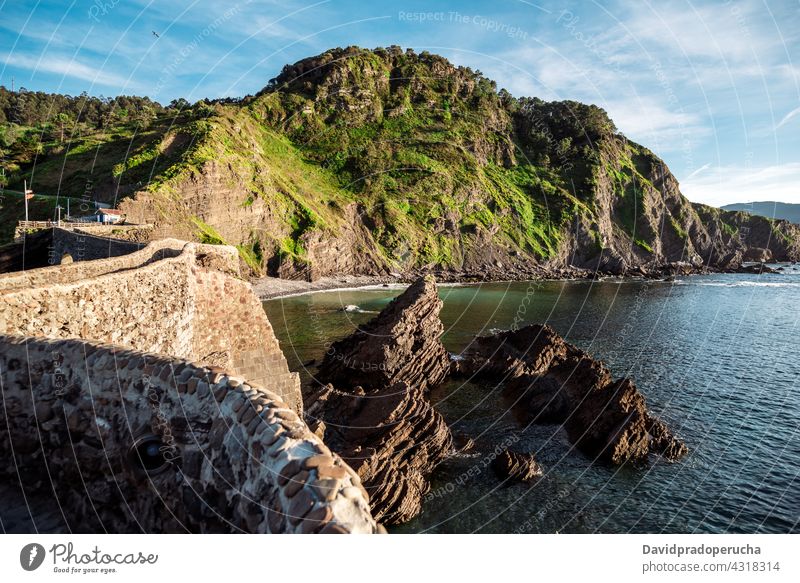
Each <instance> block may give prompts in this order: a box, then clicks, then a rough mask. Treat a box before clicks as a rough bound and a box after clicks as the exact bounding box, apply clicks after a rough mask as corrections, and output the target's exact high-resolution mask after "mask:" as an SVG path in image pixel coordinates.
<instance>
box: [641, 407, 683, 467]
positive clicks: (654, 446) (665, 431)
mask: <svg viewBox="0 0 800 583" xmlns="http://www.w3.org/2000/svg"><path fill="white" fill-rule="evenodd" d="M647 431H648V432H649V433H650V451H653V452H655V453H658V454H661V455H662V456H663V457H664V458H666V459H668V460H677V459H680V458H682V457H683V456H685V455H686V454H687V453H689V448H688V447H686V445H685V444H684V443H683V442H682V441H680V440H678V439H676V438H675V437H674V436H673V435H672V432H671V431H670V430H669V427H667V426H666V424H665V423H664V422H663V421H661V420H660V419H656V418H655V417H653V416H651V415H648V416H647Z"/></svg>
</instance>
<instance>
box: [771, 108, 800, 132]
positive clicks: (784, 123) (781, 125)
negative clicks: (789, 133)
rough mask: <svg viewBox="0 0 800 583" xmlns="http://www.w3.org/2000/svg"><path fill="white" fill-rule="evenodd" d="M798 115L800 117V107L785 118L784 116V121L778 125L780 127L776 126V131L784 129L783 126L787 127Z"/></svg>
mask: <svg viewBox="0 0 800 583" xmlns="http://www.w3.org/2000/svg"><path fill="white" fill-rule="evenodd" d="M798 115H800V107H796V108H795V109H793V110H792V111H790V112H789V113H787V114H786V115H785V116H783V119H782V120H781V121H780V122H779V123H778V125H777V126H775V129H776V130H778V129H780V128H782V127H783V126H785V125H786V124H787V123H789V121H790V120H791V119H792V118H793V117H796V116H798Z"/></svg>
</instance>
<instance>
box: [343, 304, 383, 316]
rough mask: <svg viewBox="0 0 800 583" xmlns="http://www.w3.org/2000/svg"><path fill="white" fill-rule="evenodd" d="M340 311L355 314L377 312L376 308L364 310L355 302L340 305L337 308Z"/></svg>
mask: <svg viewBox="0 0 800 583" xmlns="http://www.w3.org/2000/svg"><path fill="white" fill-rule="evenodd" d="M339 311H340V312H349V313H355V314H377V313H378V312H377V310H365V309H363V308H362V307H361V306H357V305H356V304H347V305H346V306H342V307H341V308H339Z"/></svg>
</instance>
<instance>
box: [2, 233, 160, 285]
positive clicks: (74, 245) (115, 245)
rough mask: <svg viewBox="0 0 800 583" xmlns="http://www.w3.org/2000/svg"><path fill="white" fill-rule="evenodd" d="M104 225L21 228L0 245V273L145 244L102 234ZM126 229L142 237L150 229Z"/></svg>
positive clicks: (95, 256)
mask: <svg viewBox="0 0 800 583" xmlns="http://www.w3.org/2000/svg"><path fill="white" fill-rule="evenodd" d="M105 229H110V227H106V226H103V225H98V227H96V228H93V229H89V230H88V231H87V230H70V229H59V228H57V227H53V228H47V229H39V230H37V231H33V232H22V233H21V234H20V235H19V237H17V238H16V239H15V241H14V242H13V243H9V244H8V245H5V246H3V247H2V248H1V249H0V273H9V272H12V271H20V270H22V269H37V268H41V267H46V266H51V265H60V264H62V263H64V264H66V263H72V262H74V261H80V262H82V261H92V260H94V259H108V258H110V257H119V256H120V255H128V254H131V253H134V252H135V251H138V250H140V249H142V248H144V247H145V245H146V244H147V243H146V242H142V241H135V240H121V239H117V238H112V237H106V236H102V235H105V234H111V231H110V230H109V231H105ZM126 233H127V234H128V236H130V237H136V236H139V237H144V236H146V235H148V234H149V233H150V230H145V231H141V230H140V229H135V230H133V229H129V230H128V231H126ZM120 234H122V233H120Z"/></svg>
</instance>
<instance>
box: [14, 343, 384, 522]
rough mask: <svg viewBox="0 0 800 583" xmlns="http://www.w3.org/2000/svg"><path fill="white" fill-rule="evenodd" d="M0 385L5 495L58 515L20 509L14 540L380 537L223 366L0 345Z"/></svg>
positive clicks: (270, 400)
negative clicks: (76, 535)
mask: <svg viewBox="0 0 800 583" xmlns="http://www.w3.org/2000/svg"><path fill="white" fill-rule="evenodd" d="M0 386H1V387H2V392H3V407H4V415H2V416H1V417H0V435H2V436H3V438H2V439H0V475H1V476H2V482H3V485H4V493H6V495H7V494H8V491H9V490H10V489H14V488H15V489H18V490H21V493H20V492H17V496H18V497H19V498H21V499H23V500H41V499H46V500H47V501H48V502H49V504H50V505H51V506H56V507H57V508H59V509H60V511H57V513H56V516H57V519H56V520H55V521H53V519H52V517H50V519H49V521H48V520H46V517H42V516H41V515H40V513H41V512H42V511H43V508H41V507H39V506H38V505H36V504H34V505H31V506H30V507H29V506H28V505H24V506H23V508H22V512H23V513H24V514H26V515H27V516H24V517H23V518H26V519H28V520H23V521H22V522H23V526H22V527H21V530H20V531H21V532H31V531H37V532H40V531H41V530H42V529H43V528H46V529H48V530H55V531H58V532H134V533H135V532H147V533H164V532H174V533H180V532H248V533H265V532H278V533H283V532H286V533H288V532H298V533H312V532H323V533H328V532H331V533H338V532H366V533H369V532H379V531H382V528H381V527H379V526H378V525H377V524H376V523H375V520H374V519H373V518H372V517H371V516H370V512H369V505H368V499H367V494H366V492H364V489H363V487H361V482H360V480H359V478H358V475H357V474H356V473H355V472H354V471H353V470H352V469H350V468H349V467H347V465H346V464H344V463H343V462H342V460H341V459H340V458H339V457H338V456H337V455H336V454H333V453H331V451H330V450H329V449H328V447H326V446H325V444H323V443H322V441H321V440H320V439H319V438H318V437H317V436H315V435H313V434H312V433H311V432H310V431H309V429H308V427H307V426H306V425H305V423H303V421H302V420H301V419H300V417H298V416H297V414H296V413H295V412H294V411H292V409H291V408H290V407H289V405H288V404H287V403H285V402H284V401H282V400H281V399H280V397H279V396H278V395H276V394H275V393H273V392H271V391H269V390H267V389H265V388H262V387H260V386H257V385H253V384H251V383H249V382H248V381H246V380H245V379H243V378H242V377H237V376H235V375H231V374H228V373H226V372H225V371H223V370H221V369H219V368H216V367H202V366H197V365H194V364H191V363H189V362H188V361H186V360H183V359H178V358H172V357H168V356H164V355H160V354H150V353H144V352H139V351H136V350H130V349H126V348H123V347H119V346H112V345H103V344H98V343H94V342H85V341H81V340H50V339H41V338H38V339H34V338H22V337H13V336H2V335H0ZM11 502H12V500H10V499H9V498H4V499H3V500H2V501H0V505H2V506H1V507H0V516H2V517H3V524H4V528H7V527H8V526H9V525H10V524H11V523H13V522H14V518H15V517H14V516H13V514H14V512H15V509H13V508H9V507H8V505H9V504H10V503H11ZM16 513H17V514H19V512H18V511H17V512H16ZM10 514H11V516H10ZM43 518H45V520H44V521H43ZM28 521H29V523H30V525H29V526H28V527H27V528H26V527H25V526H24V524H25V523H27V522H28ZM48 522H49V527H45V526H44V525H45V524H47V523H48Z"/></svg>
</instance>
